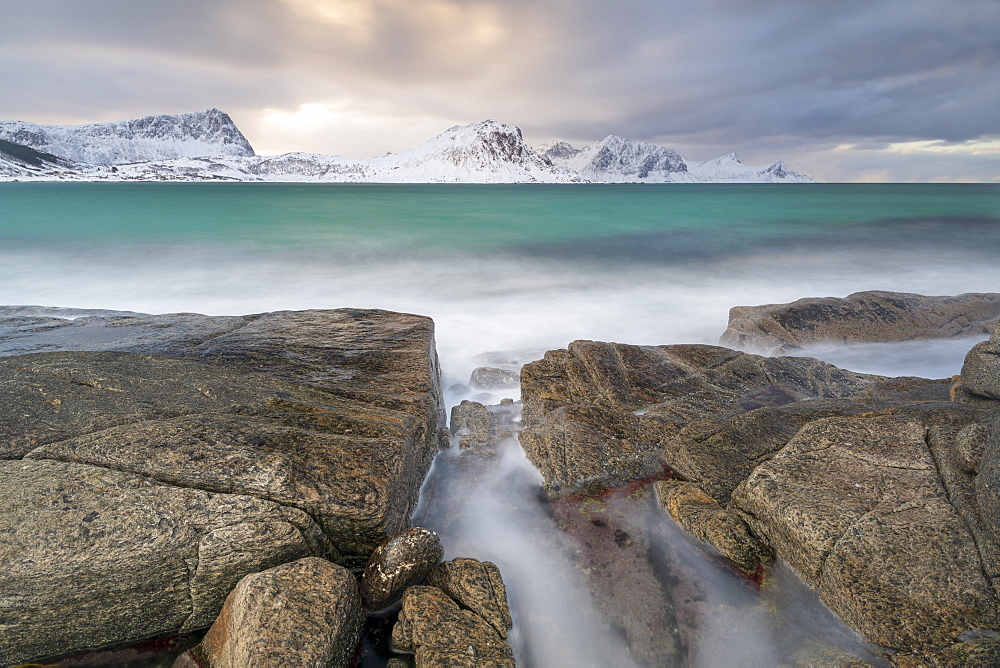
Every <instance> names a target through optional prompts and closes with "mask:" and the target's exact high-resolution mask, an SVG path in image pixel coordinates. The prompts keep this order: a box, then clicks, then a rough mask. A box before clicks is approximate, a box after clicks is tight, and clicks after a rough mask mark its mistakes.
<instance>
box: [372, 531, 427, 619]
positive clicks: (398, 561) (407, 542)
mask: <svg viewBox="0 0 1000 668" xmlns="http://www.w3.org/2000/svg"><path fill="white" fill-rule="evenodd" d="M443 555H444V548H443V547H442V546H441V539H440V538H439V537H438V535H437V534H436V533H434V532H433V531H431V530H430V529H424V528H421V527H414V528H412V529H404V530H403V531H400V532H399V533H397V534H394V535H392V536H390V537H389V538H388V539H386V541H385V542H384V543H382V544H381V545H379V546H378V547H377V548H375V551H374V552H372V555H371V558H370V559H369V560H368V565H367V566H366V567H365V572H364V575H363V576H362V579H361V598H362V600H363V601H364V605H365V608H367V609H368V610H371V611H377V610H382V609H383V608H385V607H387V606H389V605H390V604H391V603H393V602H394V601H395V600H396V599H397V598H398V597H399V595H400V594H401V593H402V592H403V590H404V589H405V588H406V587H407V586H409V585H410V584H412V583H414V582H416V581H418V580H421V579H423V578H424V577H426V576H427V574H428V573H430V572H431V569H432V568H434V567H435V566H436V565H437V563H438V562H439V561H441V557H442V556H443Z"/></svg>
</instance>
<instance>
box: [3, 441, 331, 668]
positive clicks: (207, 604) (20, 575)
mask: <svg viewBox="0 0 1000 668" xmlns="http://www.w3.org/2000/svg"><path fill="white" fill-rule="evenodd" d="M0 489H3V494H2V495H0V564H3V565H4V567H3V568H2V569H0V665H13V664H18V663H23V662H26V661H28V660H30V659H34V658H40V657H45V656H52V655H58V654H63V653H67V652H69V651H76V650H82V649H96V648H100V647H103V646H108V645H111V644H118V643H128V642H133V641H136V642H137V641H140V640H144V639H147V638H151V637H156V636H157V635H162V634H164V633H169V632H181V633H183V632H186V631H191V630H194V629H199V628H204V627H206V626H208V625H209V624H211V623H212V621H213V620H214V619H215V616H216V614H217V613H218V611H219V608H220V607H221V606H222V602H223V601H224V600H225V597H226V595H227V594H228V593H229V590H230V589H232V587H233V586H234V585H235V584H236V582H237V581H239V579H240V578H241V577H243V576H244V575H246V574H247V573H251V572H254V571H259V570H262V569H265V568H269V567H271V566H275V565H277V564H281V563H284V562H286V561H291V560H294V559H298V558H300V557H305V556H309V555H320V554H324V553H325V552H326V550H327V546H328V543H327V541H326V537H325V536H324V535H323V532H322V531H321V530H320V529H319V527H318V526H317V525H316V524H315V523H314V522H313V521H312V520H311V519H310V518H309V516H308V515H306V514H305V513H304V512H302V511H300V510H296V509H294V508H286V507H283V506H280V505H278V504H276V503H273V502H270V501H264V500H261V499H257V498H254V497H251V496H243V495H231V494H213V493H210V492H205V491H202V490H196V489H184V488H181V487H174V486H170V485H164V484H160V483H157V482H154V481H152V480H149V479H147V478H143V477H141V476H137V475H132V474H129V473H122V472H118V471H111V470H108V469H103V468H98V467H94V466H86V465H81V464H71V463H64V462H54V461H41V460H39V461H29V460H24V461H16V460H15V461H3V462H0Z"/></svg>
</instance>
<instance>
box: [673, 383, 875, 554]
mask: <svg viewBox="0 0 1000 668" xmlns="http://www.w3.org/2000/svg"><path fill="white" fill-rule="evenodd" d="M866 410H868V407H867V406H865V405H863V404H860V403H858V402H856V401H853V400H851V399H817V400H814V401H801V402H796V403H793V404H789V405H787V406H764V407H762V408H758V409H756V410H752V411H749V412H747V413H741V414H739V415H735V416H732V417H723V418H720V419H715V420H711V419H706V420H698V421H695V422H691V423H689V424H687V425H685V426H684V427H683V428H682V429H681V430H680V431H679V432H678V433H677V434H676V435H674V436H673V437H671V438H669V439H667V440H666V441H665V442H664V444H663V445H664V449H663V458H664V460H665V461H667V462H669V465H670V467H671V468H672V469H673V470H674V471H676V472H677V474H678V475H680V476H681V477H682V478H684V479H685V480H688V481H690V482H692V483H694V484H696V485H698V487H699V488H700V489H701V490H703V492H706V493H707V494H708V495H709V496H711V497H712V498H713V499H715V500H716V501H717V502H718V503H722V504H725V503H728V502H729V495H730V494H732V492H733V490H734V489H736V487H737V485H739V484H740V483H741V482H743V481H744V480H746V478H747V477H748V476H749V475H750V474H751V473H752V472H753V470H754V469H755V468H757V466H758V464H760V462H761V461H763V460H764V459H767V458H768V457H770V456H771V455H773V454H774V453H775V452H777V451H778V450H780V449H781V448H783V447H784V446H785V444H786V443H788V441H790V440H791V439H792V437H794V436H795V434H797V433H798V431H799V429H801V428H802V427H803V426H804V425H806V424H808V423H809V422H812V421H813V420H818V419H820V418H825V417H834V416H841V415H857V414H860V413H863V412H865V411H866ZM661 500H662V497H661ZM674 519H677V518H676V517H675V518H674ZM677 521H678V523H680V524H681V525H682V526H685V525H684V522H681V521H680V520H679V519H677ZM700 539H701V540H706V539H705V538H701V537H700Z"/></svg>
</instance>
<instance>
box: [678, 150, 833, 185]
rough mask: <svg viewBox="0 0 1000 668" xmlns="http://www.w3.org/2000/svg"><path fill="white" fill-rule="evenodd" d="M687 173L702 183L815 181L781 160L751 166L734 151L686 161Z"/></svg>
mask: <svg viewBox="0 0 1000 668" xmlns="http://www.w3.org/2000/svg"><path fill="white" fill-rule="evenodd" d="M687 165H688V174H690V175H691V176H692V177H693V178H694V179H695V180H697V181H700V182H703V183H816V180H815V179H812V178H810V177H808V176H806V175H805V174H799V173H798V172H793V171H792V170H790V169H789V168H788V165H786V164H785V163H784V162H782V161H781V160H777V161H775V162H772V163H771V164H770V165H768V166H767V167H751V166H749V165H744V164H743V163H742V162H740V158H739V156H737V155H736V154H735V153H729V154H726V155H724V156H722V157H720V158H715V159H713V160H706V161H705V162H690V161H689V162H688V163H687Z"/></svg>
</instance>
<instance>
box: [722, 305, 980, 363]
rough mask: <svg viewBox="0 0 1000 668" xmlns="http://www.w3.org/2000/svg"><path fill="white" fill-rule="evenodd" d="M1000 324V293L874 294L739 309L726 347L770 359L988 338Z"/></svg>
mask: <svg viewBox="0 0 1000 668" xmlns="http://www.w3.org/2000/svg"><path fill="white" fill-rule="evenodd" d="M998 320H1000V294H997V293H967V294H962V295H957V296H954V297H927V296H924V295H917V294H912V293H903V292H885V291H881V290H872V291H868V292H855V293H854V294H851V295H848V296H847V297H844V298H838V297H810V298H806V299H799V300H797V301H794V302H791V303H789V304H764V305H762V306H734V307H733V308H731V309H730V310H729V326H728V328H727V329H726V331H725V332H724V333H723V334H722V337H721V338H720V339H719V343H720V344H722V345H724V346H729V347H732V348H737V349H740V350H746V351H749V352H755V353H763V354H769V355H776V354H778V355H780V354H787V353H788V352H790V351H793V350H795V349H797V348H801V347H802V346H806V345H811V344H817V343H827V342H836V343H876V342H884V341H909V340H912V339H941V338H949V337H962V336H977V335H980V334H986V333H988V332H989V331H990V329H991V328H992V327H993V326H994V325H995V324H996V323H997V321H998Z"/></svg>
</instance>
